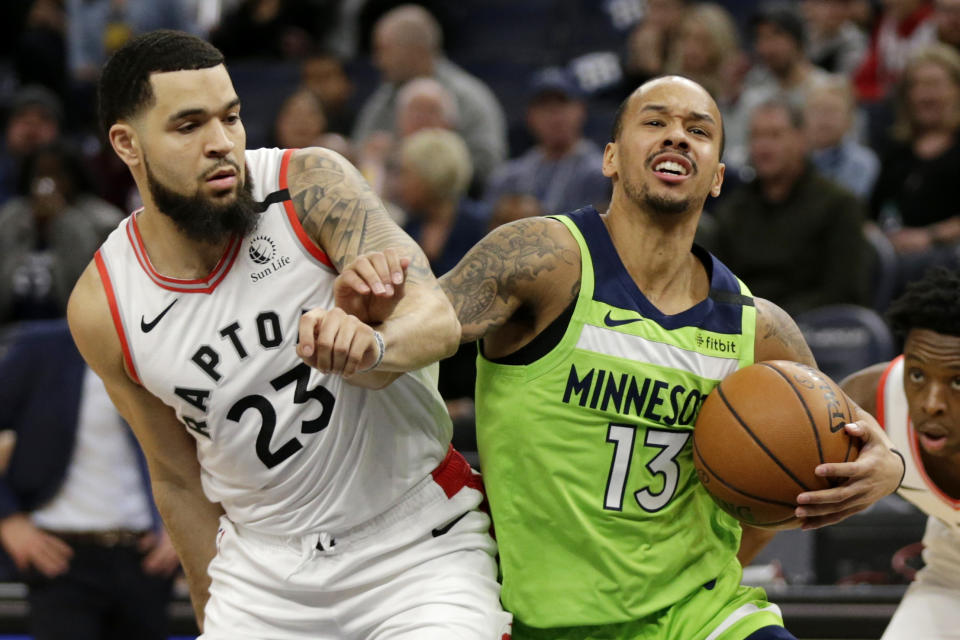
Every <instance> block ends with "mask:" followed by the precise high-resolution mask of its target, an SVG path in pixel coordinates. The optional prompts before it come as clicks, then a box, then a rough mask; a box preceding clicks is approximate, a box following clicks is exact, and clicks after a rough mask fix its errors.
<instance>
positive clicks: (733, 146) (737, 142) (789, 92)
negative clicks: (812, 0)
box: [724, 1, 827, 166]
mask: <svg viewBox="0 0 960 640" xmlns="http://www.w3.org/2000/svg"><path fill="white" fill-rule="evenodd" d="M751 25H752V28H753V48H754V51H755V53H756V56H757V62H758V64H757V65H756V66H754V68H753V69H751V70H750V72H749V73H748V74H747V78H746V80H745V81H744V89H743V94H742V95H741V96H740V101H739V102H738V104H737V108H736V110H735V111H734V113H732V114H730V116H729V117H728V118H727V121H726V122H724V125H725V126H726V127H727V132H728V133H727V152H726V153H727V156H728V157H729V158H730V160H731V162H732V163H733V164H734V165H735V166H738V165H740V164H743V163H744V162H745V160H746V156H747V146H746V145H747V138H746V134H747V130H748V122H749V121H750V114H752V113H753V111H754V109H755V108H756V107H757V105H759V104H761V103H763V102H766V101H767V100H769V99H771V98H773V97H781V98H783V99H785V100H787V101H788V102H790V103H791V104H792V105H793V106H794V107H797V108H802V106H803V101H804V98H805V96H806V94H807V93H808V92H809V91H810V89H812V88H813V87H814V86H816V85H817V84H818V83H820V82H822V81H823V80H824V78H825V77H826V75H827V72H826V71H824V70H823V69H820V68H819V67H816V66H814V65H813V64H811V63H810V61H809V60H807V58H806V55H805V53H804V52H805V44H804V43H805V41H806V33H805V27H804V23H803V17H802V16H801V14H800V12H799V10H798V8H797V7H796V6H795V4H794V3H786V2H780V1H776V2H767V3H765V4H763V5H761V6H760V7H759V8H758V9H757V10H756V12H754V14H753V16H752V18H751ZM741 135H742V136H743V137H738V136H741Z"/></svg>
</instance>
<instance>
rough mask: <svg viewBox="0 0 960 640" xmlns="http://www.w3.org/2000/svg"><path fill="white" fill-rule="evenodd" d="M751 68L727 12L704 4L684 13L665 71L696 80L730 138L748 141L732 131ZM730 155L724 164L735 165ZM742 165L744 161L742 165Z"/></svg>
mask: <svg viewBox="0 0 960 640" xmlns="http://www.w3.org/2000/svg"><path fill="white" fill-rule="evenodd" d="M749 68H750V61H749V59H748V58H747V56H746V54H745V53H744V52H743V50H742V48H741V47H740V38H739V35H738V33H737V25H736V24H735V23H734V21H733V17H732V16H731V15H730V13H729V12H728V11H727V10H726V9H724V8H723V7H721V6H720V5H718V4H714V3H712V2H702V3H697V4H695V5H693V6H691V7H690V8H689V9H688V10H687V11H685V12H684V14H683V19H682V21H681V22H680V32H679V37H678V38H677V39H676V40H675V41H674V44H673V45H672V47H671V50H670V54H669V57H668V59H667V64H666V67H665V71H666V73H670V74H676V75H681V76H686V77H687V78H691V79H692V80H696V81H697V82H698V83H700V85H701V86H702V87H703V88H705V89H706V90H707V91H709V92H710V95H711V96H713V99H714V100H716V102H717V106H718V107H719V108H720V115H722V116H723V120H724V130H725V131H726V135H727V137H728V138H730V137H733V138H735V139H741V140H742V139H745V138H746V135H745V133H744V132H742V131H735V130H733V129H732V128H733V127H736V124H735V121H734V118H733V117H732V112H733V111H734V110H735V108H736V105H737V101H738V100H739V99H740V94H741V91H742V89H743V80H744V75H745V74H746V72H747V71H748V69H749ZM727 148H730V147H729V145H728V147H727ZM728 156H729V154H724V161H725V162H728V163H729V164H733V162H732V160H733V159H731V158H729V157H728ZM742 162H743V159H742V158H741V159H740V164H742Z"/></svg>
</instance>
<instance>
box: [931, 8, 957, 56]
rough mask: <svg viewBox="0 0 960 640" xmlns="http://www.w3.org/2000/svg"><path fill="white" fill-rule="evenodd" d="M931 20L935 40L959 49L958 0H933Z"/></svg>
mask: <svg viewBox="0 0 960 640" xmlns="http://www.w3.org/2000/svg"><path fill="white" fill-rule="evenodd" d="M933 22H934V24H936V25H937V40H939V41H940V42H942V43H943V44H948V45H950V46H951V47H953V48H954V49H956V50H957V51H960V0H934V2H933Z"/></svg>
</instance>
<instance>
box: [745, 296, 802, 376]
mask: <svg viewBox="0 0 960 640" xmlns="http://www.w3.org/2000/svg"><path fill="white" fill-rule="evenodd" d="M756 301H757V337H758V341H757V349H756V352H757V353H758V354H762V353H765V352H767V353H772V354H773V357H765V356H761V357H760V358H757V360H758V361H759V360H760V359H763V360H773V359H783V360H794V361H796V362H802V363H805V364H809V365H811V366H816V363H815V361H814V358H813V353H812V352H811V351H810V347H809V346H807V341H806V339H805V338H804V337H803V334H802V333H801V332H800V328H799V327H798V326H797V323H796V322H794V321H793V318H791V317H790V316H789V315H788V314H787V312H786V311H784V310H783V309H781V308H780V307H778V306H777V305H775V304H773V303H772V302H770V301H768V300H763V299H762V298H756Z"/></svg>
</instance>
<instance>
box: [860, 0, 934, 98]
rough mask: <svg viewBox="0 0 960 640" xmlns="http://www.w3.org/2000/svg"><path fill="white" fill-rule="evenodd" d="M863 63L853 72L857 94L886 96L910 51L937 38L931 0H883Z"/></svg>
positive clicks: (861, 96)
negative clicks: (881, 9)
mask: <svg viewBox="0 0 960 640" xmlns="http://www.w3.org/2000/svg"><path fill="white" fill-rule="evenodd" d="M883 4H884V10H883V13H882V14H881V15H880V19H879V20H878V21H877V26H876V27H875V28H874V31H873V34H872V36H871V39H870V46H869V48H868V50H867V55H866V57H865V58H864V60H863V63H862V64H861V65H860V67H859V68H858V69H857V70H856V72H855V74H854V86H855V87H856V90H857V98H858V99H859V100H860V101H863V102H870V101H873V102H876V101H881V100H885V99H886V98H887V97H888V96H889V95H890V91H891V89H892V88H893V86H894V85H895V84H896V82H897V80H898V79H899V77H900V73H901V72H902V71H903V68H904V65H905V64H906V62H907V59H908V58H909V57H910V55H911V54H912V53H913V52H914V51H916V50H917V49H919V48H921V47H923V46H924V45H927V44H930V43H931V42H933V41H934V40H935V39H936V25H935V24H934V22H933V20H932V14H933V5H932V4H931V2H930V0H884V3H883Z"/></svg>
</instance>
